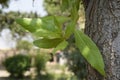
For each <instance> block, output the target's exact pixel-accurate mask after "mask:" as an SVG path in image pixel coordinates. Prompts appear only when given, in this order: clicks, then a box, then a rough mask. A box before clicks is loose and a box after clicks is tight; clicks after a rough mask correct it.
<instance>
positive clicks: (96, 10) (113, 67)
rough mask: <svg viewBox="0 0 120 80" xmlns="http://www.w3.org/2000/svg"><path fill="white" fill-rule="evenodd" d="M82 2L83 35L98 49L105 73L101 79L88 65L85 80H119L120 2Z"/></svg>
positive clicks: (103, 0)
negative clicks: (83, 7) (91, 40)
mask: <svg viewBox="0 0 120 80" xmlns="http://www.w3.org/2000/svg"><path fill="white" fill-rule="evenodd" d="M83 1H84V6H85V13H86V14H85V15H86V24H85V33H86V34H87V35H88V36H89V37H91V39H93V41H94V42H95V43H96V44H97V46H98V47H99V49H100V51H101V53H102V56H103V59H104V62H105V71H106V77H103V76H101V75H100V74H99V73H98V72H97V71H96V70H94V69H93V68H91V66H90V65H89V66H88V76H87V80H120V0H83ZM91 54H92V53H91Z"/></svg>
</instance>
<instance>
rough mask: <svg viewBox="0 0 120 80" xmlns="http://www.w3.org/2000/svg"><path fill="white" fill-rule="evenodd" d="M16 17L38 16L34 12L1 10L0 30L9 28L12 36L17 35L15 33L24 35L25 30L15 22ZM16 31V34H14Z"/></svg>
mask: <svg viewBox="0 0 120 80" xmlns="http://www.w3.org/2000/svg"><path fill="white" fill-rule="evenodd" d="M16 17H31V18H33V17H38V15H37V14H36V13H32V12H31V13H29V14H28V13H20V12H8V13H5V12H2V11H1V13H0V31H2V30H3V29H5V28H8V29H10V30H11V32H12V35H13V37H17V36H16V34H18V35H19V36H25V35H26V32H25V30H24V29H23V28H21V27H20V26H19V25H18V24H17V23H16V22H15V19H16ZM15 33H16V34H15Z"/></svg>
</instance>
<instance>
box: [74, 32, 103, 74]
mask: <svg viewBox="0 0 120 80" xmlns="http://www.w3.org/2000/svg"><path fill="white" fill-rule="evenodd" d="M74 35H75V41H76V46H77V47H78V48H79V50H80V52H81V54H82V55H83V56H84V57H85V59H86V60H87V61H88V63H89V64H91V66H92V67H93V68H95V69H96V70H97V71H98V72H99V73H101V75H103V76H105V71H104V62H103V59H102V55H101V53H100V51H99V49H98V48H97V46H96V45H95V43H94V42H93V41H92V40H91V39H90V38H89V37H88V36H87V35H85V34H84V33H82V32H81V31H79V30H75V31H74Z"/></svg>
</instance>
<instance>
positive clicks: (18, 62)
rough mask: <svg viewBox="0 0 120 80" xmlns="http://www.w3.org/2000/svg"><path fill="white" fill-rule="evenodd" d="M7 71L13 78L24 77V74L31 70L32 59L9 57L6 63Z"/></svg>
mask: <svg viewBox="0 0 120 80" xmlns="http://www.w3.org/2000/svg"><path fill="white" fill-rule="evenodd" d="M3 65H4V66H5V68H6V70H7V71H8V72H10V74H11V75H10V76H11V77H19V78H21V77H23V76H24V75H23V73H24V72H25V71H27V70H28V69H29V68H30V65H31V58H30V56H27V55H22V54H18V55H15V56H13V57H8V58H7V59H6V60H5V61H4V62H3Z"/></svg>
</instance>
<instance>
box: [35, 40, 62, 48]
mask: <svg viewBox="0 0 120 80" xmlns="http://www.w3.org/2000/svg"><path fill="white" fill-rule="evenodd" d="M61 41H62V39H61V38H56V39H46V38H43V39H38V40H35V41H34V42H33V44H34V45H35V46H37V47H39V48H46V49H48V48H55V47H56V46H57V45H58V44H59V43H60V42H61Z"/></svg>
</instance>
